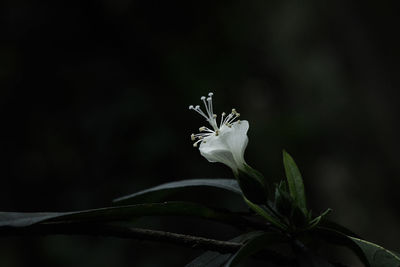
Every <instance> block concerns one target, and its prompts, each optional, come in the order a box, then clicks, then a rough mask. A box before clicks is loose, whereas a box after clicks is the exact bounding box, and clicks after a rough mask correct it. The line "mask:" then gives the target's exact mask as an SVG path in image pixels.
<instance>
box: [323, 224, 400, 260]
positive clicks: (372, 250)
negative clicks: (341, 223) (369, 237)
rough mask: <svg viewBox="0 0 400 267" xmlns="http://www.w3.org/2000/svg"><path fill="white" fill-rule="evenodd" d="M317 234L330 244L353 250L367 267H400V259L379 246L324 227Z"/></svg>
mask: <svg viewBox="0 0 400 267" xmlns="http://www.w3.org/2000/svg"><path fill="white" fill-rule="evenodd" d="M316 232H317V234H318V237H320V238H322V239H324V240H326V241H328V242H329V243H333V244H337V245H342V246H345V247H347V248H349V249H350V250H352V251H353V252H354V253H355V254H356V255H357V256H358V257H359V259H360V260H361V261H362V262H363V263H364V264H365V265H366V266H369V267H386V266H391V267H392V266H393V267H399V266H400V257H399V256H398V255H396V254H395V253H393V252H391V251H389V250H387V249H385V248H383V247H381V246H379V245H376V244H374V243H371V242H369V241H366V240H362V239H360V238H356V237H352V236H347V235H345V234H342V233H340V232H337V231H334V230H331V229H327V228H323V227H317V228H316Z"/></svg>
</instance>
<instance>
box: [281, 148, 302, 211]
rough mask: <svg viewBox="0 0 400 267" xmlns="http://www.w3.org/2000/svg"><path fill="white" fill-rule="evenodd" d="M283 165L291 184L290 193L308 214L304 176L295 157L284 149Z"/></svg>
mask: <svg viewBox="0 0 400 267" xmlns="http://www.w3.org/2000/svg"><path fill="white" fill-rule="evenodd" d="M283 165H284V167H285V173H286V179H287V181H288V185H289V192H290V195H291V196H292V197H293V199H294V201H295V202H296V204H297V205H298V206H299V208H300V209H301V210H302V211H303V213H304V214H307V204H306V195H305V192H304V184H303V178H302V177H301V173H300V171H299V168H298V167H297V165H296V163H295V162H294V160H293V158H292V157H291V156H290V155H289V154H288V153H287V152H286V151H283Z"/></svg>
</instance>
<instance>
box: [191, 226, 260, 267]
mask: <svg viewBox="0 0 400 267" xmlns="http://www.w3.org/2000/svg"><path fill="white" fill-rule="evenodd" d="M260 233H261V232H259V231H256V232H249V233H246V234H243V235H240V236H237V237H235V238H233V239H231V240H229V241H230V242H238V243H242V242H245V241H247V240H248V239H250V238H252V237H254V236H258V235H260ZM231 255H232V254H230V253H227V254H221V253H218V252H214V251H207V252H205V253H203V254H201V255H200V256H199V257H197V258H195V259H194V260H193V261H191V262H190V263H188V264H187V265H186V267H203V266H204V267H205V266H207V267H220V266H222V265H223V264H224V263H225V262H226V261H227V260H228V259H229V257H231Z"/></svg>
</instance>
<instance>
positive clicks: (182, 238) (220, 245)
mask: <svg viewBox="0 0 400 267" xmlns="http://www.w3.org/2000/svg"><path fill="white" fill-rule="evenodd" d="M36 235H86V236H113V237H118V238H128V239H136V240H145V241H156V242H163V243H169V244H175V245H179V246H184V247H189V248H194V249H202V250H211V251H217V252H220V253H221V254H226V253H231V254H233V253H235V252H237V251H238V250H239V249H240V248H241V247H242V245H243V243H238V242H230V241H221V240H216V239H209V238H204V237H199V236H192V235H184V234H178V233H172V232H166V231H159V230H150V229H143V228H133V227H124V226H118V225H112V224H87V223H48V224H37V225H32V226H29V227H2V228H0V237H4V236H36ZM257 258H262V259H266V260H268V261H270V262H274V263H275V264H278V265H284V266H292V265H291V264H292V260H291V259H287V258H286V257H284V256H282V255H280V254H278V253H276V252H274V251H271V250H264V251H263V252H262V253H260V254H257Z"/></svg>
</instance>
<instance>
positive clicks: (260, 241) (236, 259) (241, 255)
mask: <svg viewBox="0 0 400 267" xmlns="http://www.w3.org/2000/svg"><path fill="white" fill-rule="evenodd" d="M285 241H287V240H286V238H285V236H283V235H282V234H280V233H275V232H268V233H267V232H265V233H260V234H259V235H257V236H255V237H253V238H251V239H250V240H249V241H248V242H246V244H244V245H243V246H242V247H241V248H240V249H239V250H238V251H237V252H236V253H235V254H234V255H233V256H232V257H231V258H230V259H229V261H228V262H227V263H226V264H225V266H226V267H229V266H235V265H237V264H238V263H240V262H241V261H243V260H245V259H247V258H248V257H250V256H252V255H254V254H255V253H257V252H259V251H261V250H263V249H265V248H266V247H267V246H268V245H271V244H276V243H280V242H285Z"/></svg>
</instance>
